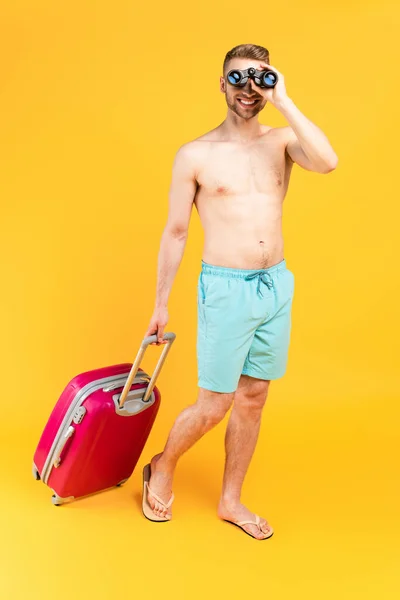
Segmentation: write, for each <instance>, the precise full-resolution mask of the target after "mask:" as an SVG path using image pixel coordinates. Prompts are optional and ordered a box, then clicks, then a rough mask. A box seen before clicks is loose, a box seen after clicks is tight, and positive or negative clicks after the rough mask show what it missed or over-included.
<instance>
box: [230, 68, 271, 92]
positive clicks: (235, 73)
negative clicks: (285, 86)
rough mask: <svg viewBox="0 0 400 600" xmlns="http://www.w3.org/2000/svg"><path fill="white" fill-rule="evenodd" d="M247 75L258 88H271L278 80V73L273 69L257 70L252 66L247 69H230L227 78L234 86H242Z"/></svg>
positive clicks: (247, 78) (246, 80)
mask: <svg viewBox="0 0 400 600" xmlns="http://www.w3.org/2000/svg"><path fill="white" fill-rule="evenodd" d="M249 77H250V78H251V79H252V80H253V81H254V83H255V84H256V85H258V87H260V88H273V87H274V86H275V85H276V84H277V81H278V75H277V74H276V73H275V71H268V70H267V71H257V69H254V67H250V68H249V69H245V70H241V69H232V71H229V73H228V75H227V77H226V78H227V80H228V81H229V83H230V84H231V85H234V86H235V87H244V86H245V85H246V83H247V82H248V80H249Z"/></svg>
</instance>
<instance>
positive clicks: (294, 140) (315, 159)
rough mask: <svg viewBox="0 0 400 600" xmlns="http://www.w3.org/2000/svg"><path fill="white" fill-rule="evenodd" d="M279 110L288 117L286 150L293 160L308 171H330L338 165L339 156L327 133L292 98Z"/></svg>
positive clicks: (279, 107)
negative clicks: (308, 117)
mask: <svg viewBox="0 0 400 600" xmlns="http://www.w3.org/2000/svg"><path fill="white" fill-rule="evenodd" d="M277 108H278V110H279V111H280V112H281V113H282V114H283V116H284V117H285V118H286V119H287V121H288V123H289V124H290V127H287V128H286V130H287V142H286V152H287V154H288V155H289V157H290V158H291V159H292V161H293V162H295V163H297V164H298V165H300V167H302V168H303V169H306V170H307V171H314V172H315V173H324V174H325V173H330V172H331V171H333V170H334V169H336V167H337V163H338V157H337V155H336V154H335V152H334V150H333V148H332V146H331V145H330V143H329V141H328V139H327V137H326V135H325V134H324V133H323V132H322V131H321V129H320V128H319V127H317V125H315V124H314V123H312V122H311V121H310V120H309V119H307V117H305V116H304V115H303V113H302V112H301V111H300V110H299V109H298V108H297V107H296V105H295V104H294V102H293V101H292V100H290V99H288V100H286V101H285V102H284V103H283V104H282V105H279V106H277Z"/></svg>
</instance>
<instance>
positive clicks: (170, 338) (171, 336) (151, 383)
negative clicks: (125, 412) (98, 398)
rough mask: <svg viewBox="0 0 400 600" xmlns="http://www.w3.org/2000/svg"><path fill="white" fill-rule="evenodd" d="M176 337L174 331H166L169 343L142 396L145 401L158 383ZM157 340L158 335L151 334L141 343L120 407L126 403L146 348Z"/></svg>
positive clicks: (165, 336) (122, 394)
mask: <svg viewBox="0 0 400 600" xmlns="http://www.w3.org/2000/svg"><path fill="white" fill-rule="evenodd" d="M175 338H176V335H175V333H172V332H168V333H164V336H163V339H164V340H167V343H166V344H165V345H164V349H163V351H162V352H161V356H160V358H159V360H158V363H157V365H156V368H155V369H154V373H153V375H152V377H151V379H150V381H149V385H148V386H147V388H146V391H145V393H144V396H143V398H142V401H143V402H148V400H149V398H150V396H151V392H152V391H153V388H154V386H155V384H156V381H157V378H158V375H159V374H160V371H161V368H162V366H163V364H164V362H165V359H166V358H167V354H168V352H169V351H170V348H171V346H172V342H173V341H174V339H175ZM157 340H158V336H157V335H150V336H148V337H146V338H144V339H143V341H142V343H141V345H140V348H139V352H138V353H137V356H136V358H135V362H134V363H133V365H132V368H131V370H130V373H129V375H128V379H127V380H126V383H125V386H124V389H123V390H122V393H121V396H120V397H119V406H120V408H122V407H123V406H124V404H125V400H126V398H127V396H128V393H129V390H130V389H131V385H132V381H133V380H134V379H135V377H136V373H137V372H138V369H139V366H140V363H141V362H142V358H143V355H144V353H145V352H146V350H147V348H148V347H149V346H150V344H153V343H154V342H157Z"/></svg>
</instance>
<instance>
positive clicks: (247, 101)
mask: <svg viewBox="0 0 400 600" xmlns="http://www.w3.org/2000/svg"><path fill="white" fill-rule="evenodd" d="M238 100H239V101H240V102H241V103H242V104H246V105H248V106H251V105H252V104H255V100H251V101H249V100H243V99H242V98H238Z"/></svg>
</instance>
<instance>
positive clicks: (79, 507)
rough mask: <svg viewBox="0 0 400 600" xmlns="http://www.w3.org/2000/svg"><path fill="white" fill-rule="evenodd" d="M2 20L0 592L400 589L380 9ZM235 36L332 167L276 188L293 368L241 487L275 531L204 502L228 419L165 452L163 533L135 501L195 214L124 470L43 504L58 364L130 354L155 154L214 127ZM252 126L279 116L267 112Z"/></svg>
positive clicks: (17, 7)
mask: <svg viewBox="0 0 400 600" xmlns="http://www.w3.org/2000/svg"><path fill="white" fill-rule="evenodd" d="M0 12H1V15H0V16H1V28H2V32H1V36H0V45H1V51H0V57H1V58H0V60H1V89H0V120H1V126H0V153H1V156H0V159H1V177H0V185H1V202H2V211H1V213H2V227H1V236H0V240H1V273H2V293H1V301H2V304H1V313H0V315H1V332H2V349H1V362H2V378H1V398H2V400H1V417H0V427H1V429H0V432H1V448H0V457H1V475H2V481H1V487H0V489H1V493H0V515H1V516H0V520H1V529H0V531H1V546H0V596H1V598H2V599H4V600H13V599H14V598H18V599H20V598H21V599H22V598H23V599H27V598H29V599H32V600H33V599H35V600H36V599H38V600H39V599H40V600H47V599H50V598H55V597H56V598H59V599H60V600H63V599H64V598H65V599H66V598H68V599H70V598H78V599H81V598H82V599H83V598H88V597H91V598H92V597H93V598H98V599H102V600H103V599H104V600H106V599H107V600H108V599H110V600H114V599H115V598H118V597H124V598H130V597H133V596H134V597H138V596H139V595H140V596H141V597H147V598H158V599H159V598H165V597H167V598H179V599H180V598H185V599H186V598H188V599H192V598H197V597H199V598H200V597H204V596H206V597H208V598H220V597H221V598H225V597H230V598H235V599H236V598H237V599H239V598H240V599H241V598H247V597H251V596H253V595H257V597H259V596H261V597H271V598H274V599H275V598H276V599H281V598H302V599H303V598H304V599H306V598H307V599H314V598H315V599H317V598H318V599H320V598H338V597H340V598H346V599H354V598H357V599H358V598H363V599H365V598H374V599H375V598H378V597H380V598H384V599H385V600H386V599H391V598H397V597H398V594H399V579H398V576H397V574H396V572H395V570H396V567H398V564H399V551H398V547H399V546H398V540H399V533H400V531H399V529H400V528H399V512H398V502H399V483H398V475H399V473H398V422H399V399H400V398H399V383H400V376H399V364H398V361H399V334H400V327H399V316H398V305H399V269H398V259H399V246H398V227H399V226H398V221H399V216H400V209H399V195H398V177H397V175H398V154H399V144H398V131H399V129H398V128H399V124H400V123H399V110H398V100H399V96H398V65H399V58H400V53H399V50H398V31H399V29H398V28H399V21H400V19H399V7H398V5H397V6H396V5H395V3H394V2H387V1H382V0H379V1H378V0H374V1H363V2H361V1H360V2H356V1H354V0H350V1H346V2H343V1H339V2H338V1H335V2H332V1H331V0H329V1H327V2H324V3H320V2H316V1H315V0H313V1H311V0H305V1H303V2H294V1H293V0H292V1H291V2H289V3H287V2H286V3H282V2H276V3H267V2H261V3H253V4H251V3H247V4H243V2H238V1H237V0H231V2H213V1H210V0H205V1H204V2H201V3H199V4H192V3H187V2H182V3H180V2H177V1H176V0H175V1H172V2H166V3H164V2H161V1H159V0H158V1H157V2H156V3H147V2H144V3H139V2H137V3H135V2H127V1H121V0H117V1H116V2H111V3H109V2H105V1H98V2H95V1H92V2H90V1H89V0H84V1H82V0H81V1H80V2H77V1H76V0H72V1H70V2H50V1H42V0H38V1H37V2H35V3H32V2H27V1H26V0H18V1H14V2H11V0H10V1H9V2H3V3H2V6H1V9H0ZM247 42H251V43H257V44H262V45H265V46H266V47H267V48H268V49H269V50H270V53H271V64H272V65H274V66H276V67H277V68H278V70H280V71H281V72H282V73H283V74H284V76H285V81H286V88H287V92H288V95H289V96H290V97H291V98H292V99H293V100H294V101H295V103H296V104H297V106H298V107H299V108H300V109H301V110H302V111H303V112H304V114H305V115H306V116H307V117H309V118H310V119H311V120H312V121H313V122H314V123H316V124H317V125H318V126H320V127H321V128H322V130H323V131H324V132H325V133H326V135H327V136H328V138H329V140H330V141H331V143H332V145H333V147H334V149H335V151H336V152H337V154H338V156H339V165H338V168H337V170H336V171H334V172H333V173H331V174H329V175H327V176H322V175H318V174H315V173H310V172H306V171H304V170H302V169H300V167H298V166H297V167H295V168H294V171H293V175H292V180H291V185H290V188H289V193H288V195H287V198H286V200H285V206H284V235H285V240H286V247H285V258H286V260H287V263H288V266H289V268H291V270H292V271H293V272H294V273H295V277H296V292H295V298H294V307H293V330H292V343H291V348H290V358H289V365H288V371H287V374H286V376H285V377H284V378H283V379H281V380H279V381H277V382H273V383H272V385H271V389H270V396H269V399H268V403H267V407H266V409H265V415H264V418H263V424H262V430H261V435H260V441H259V445H258V447H257V451H256V454H255V456H254V459H253V462H252V464H251V468H250V470H249V473H248V477H247V479H246V482H245V489H244V494H243V501H244V502H245V503H246V504H247V505H248V506H249V507H250V508H251V509H252V510H254V511H257V512H259V513H260V514H262V515H263V516H265V517H266V518H267V519H268V520H269V521H270V522H271V524H272V525H273V527H274V528H275V535H274V537H273V538H272V539H271V540H269V541H268V542H265V543H263V544H260V543H258V542H257V541H254V540H252V539H251V538H250V537H248V536H246V535H245V534H242V533H241V532H240V531H239V530H238V529H236V528H234V527H231V526H229V525H227V524H226V523H223V522H221V521H219V520H218V519H217V517H216V506H217V502H218V496H219V491H220V486H221V478H222V469H223V459H224V457H223V436H224V430H225V425H226V420H225V421H224V422H223V423H222V424H221V425H220V426H218V427H217V428H216V429H214V430H213V431H212V432H211V433H209V434H208V436H206V437H205V438H203V439H202V440H201V441H200V442H199V443H198V445H197V446H196V447H195V448H193V449H192V450H191V451H190V452H189V453H188V454H186V455H185V456H184V457H183V458H182V460H181V462H180V464H179V467H178V471H177V476H176V480H175V484H174V491H175V494H176V502H175V504H174V520H173V522H171V523H169V524H167V525H163V526H157V525H156V524H152V523H150V522H148V521H146V520H145V519H144V518H143V517H142V515H141V512H140V506H139V503H140V493H141V468H142V466H143V464H145V462H147V461H148V459H149V458H150V457H151V455H152V454H153V453H155V452H157V451H159V450H160V449H161V448H162V446H163V443H164V441H165V438H166V436H167V433H168V431H169V429H170V427H171V425H172V423H173V421H174V419H175V417H176V416H177V414H178V412H179V411H180V410H181V409H183V408H184V407H185V406H186V405H187V404H189V403H192V402H193V401H194V400H195V397H196V393H197V373H196V370H197V365H196V355H195V343H196V282H197V276H198V273H199V268H200V260H201V252H202V242H203V234H202V230H201V226H200V223H199V219H198V216H197V213H195V212H194V213H193V219H192V222H191V226H190V234H189V240H188V244H187V248H186V252H185V255H184V259H183V262H182V264H181V267H180V269H179V272H178V275H177V277H176V280H175V283H174V287H173V291H172V295H171V299H170V304H169V310H170V322H169V324H168V326H167V330H169V331H174V332H175V333H176V334H177V338H176V341H175V343H174V346H173V347H172V350H171V353H170V355H169V357H168V360H167V363H166V366H165V369H164V370H163V372H162V374H161V376H160V379H159V387H160V390H161V392H162V396H163V403H162V407H161V410H160V413H159V417H158V419H157V422H156V424H155V426H154V428H153V431H152V433H151V436H150V438H149V441H148V444H147V446H146V448H145V451H144V453H143V455H142V457H141V459H140V461H139V464H138V467H137V470H136V471H135V473H134V475H133V476H132V478H131V480H130V481H129V482H128V484H127V485H126V486H125V487H124V488H122V489H118V490H115V491H111V492H107V493H105V494H100V495H98V496H96V497H92V498H90V499H87V500H83V501H81V502H76V503H74V504H71V505H70V506H68V507H67V506H65V507H62V508H57V509H56V508H55V507H53V506H52V504H51V503H50V496H51V492H50V490H49V489H47V488H46V487H45V486H44V485H43V484H41V483H36V482H35V481H33V479H32V477H31V474H30V470H31V462H32V456H33V453H34V450H35V447H36V444H37V441H38V438H39V436H40V434H41V431H42V428H43V426H44V424H45V422H46V420H47V418H48V415H49V413H50V411H51V409H52V407H53V405H54V403H55V401H56V400H57V398H58V396H59V394H60V393H61V391H62V390H63V388H64V386H65V385H66V383H67V382H68V381H69V380H70V379H71V378H72V377H73V376H75V375H76V374H78V373H80V372H82V371H85V370H90V369H94V368H98V367H100V366H106V365H109V364H115V363H118V362H125V361H132V360H133V358H134V356H135V355H136V352H137V349H138V346H139V343H140V341H141V339H142V336H143V334H144V332H145V331H146V329H147V325H148V322H149V319H150V317H151V313H152V308H153V303H154V293H155V281H156V263H157V254H158V250H159V241H160V236H161V233H162V230H163V227H164V224H165V219H166V215H167V194H168V188H169V183H170V173H171V166H172V161H173V157H174V155H175V152H176V150H177V149H178V147H179V146H180V145H182V144H183V143H185V142H186V141H189V140H191V139H193V138H194V137H197V136H198V135H200V134H202V133H204V132H205V131H207V130H209V129H211V128H213V127H215V126H216V125H218V124H219V123H220V122H221V121H222V120H223V118H224V117H225V113H226V105H225V100H224V97H223V96H222V95H221V94H220V92H219V82H218V80H219V75H220V74H221V65H222V61H223V58H224V55H225V53H226V51H227V50H229V49H230V48H231V47H233V46H234V45H236V44H239V43H247ZM261 122H263V123H266V124H269V125H273V126H280V125H285V124H286V121H285V119H284V118H283V117H282V115H280V113H279V112H278V111H277V110H276V109H275V108H274V107H272V106H267V108H266V109H265V110H264V112H263V113H262V115H261ZM159 352H160V349H159V348H154V347H153V348H150V349H149V350H148V353H147V354H146V357H145V360H144V363H143V366H144V368H145V369H146V370H150V371H151V369H152V367H153V366H154V365H155V362H156V360H157V358H158V355H159Z"/></svg>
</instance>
